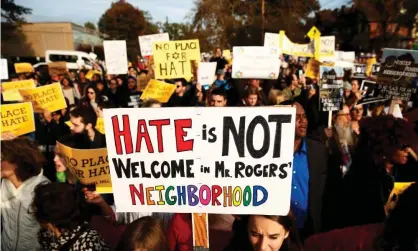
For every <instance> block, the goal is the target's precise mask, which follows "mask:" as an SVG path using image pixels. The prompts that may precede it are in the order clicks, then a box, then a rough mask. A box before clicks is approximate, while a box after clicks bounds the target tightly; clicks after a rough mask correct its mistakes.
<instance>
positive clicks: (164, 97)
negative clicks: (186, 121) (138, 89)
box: [141, 79, 176, 103]
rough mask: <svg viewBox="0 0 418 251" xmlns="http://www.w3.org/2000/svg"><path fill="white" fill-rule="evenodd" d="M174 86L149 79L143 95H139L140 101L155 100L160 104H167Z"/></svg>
mask: <svg viewBox="0 0 418 251" xmlns="http://www.w3.org/2000/svg"><path fill="white" fill-rule="evenodd" d="M175 89H176V86H175V85H173V84H167V83H165V82H162V81H158V80H155V79H151V80H150V81H149V82H148V85H147V87H146V88H145V90H144V93H142V95H141V99H142V100H146V99H150V98H153V99H156V100H158V101H160V102H161V103H167V102H168V100H169V99H170V97H171V95H173V92H174V90H175Z"/></svg>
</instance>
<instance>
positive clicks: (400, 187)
mask: <svg viewBox="0 0 418 251" xmlns="http://www.w3.org/2000/svg"><path fill="white" fill-rule="evenodd" d="M414 183H415V182H395V184H394V186H393V189H392V192H391V193H390V195H389V199H388V201H387V202H386V205H385V212H386V214H388V213H390V211H391V210H392V209H393V208H394V207H395V206H396V203H397V202H398V198H399V195H401V194H402V193H403V192H404V191H405V190H406V189H407V188H408V187H410V186H411V185H412V184H414Z"/></svg>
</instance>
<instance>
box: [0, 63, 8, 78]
mask: <svg viewBox="0 0 418 251" xmlns="http://www.w3.org/2000/svg"><path fill="white" fill-rule="evenodd" d="M0 79H9V66H8V65H7V59H5V58H2V59H0Z"/></svg>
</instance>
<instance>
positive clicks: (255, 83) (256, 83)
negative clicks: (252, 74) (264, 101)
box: [249, 79, 260, 88]
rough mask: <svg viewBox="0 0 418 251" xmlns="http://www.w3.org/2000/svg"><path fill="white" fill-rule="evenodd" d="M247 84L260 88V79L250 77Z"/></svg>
mask: <svg viewBox="0 0 418 251" xmlns="http://www.w3.org/2000/svg"><path fill="white" fill-rule="evenodd" d="M249 85H250V87H253V88H260V80H259V79H251V80H250V81H249Z"/></svg>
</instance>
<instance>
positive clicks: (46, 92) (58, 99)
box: [19, 83, 67, 113]
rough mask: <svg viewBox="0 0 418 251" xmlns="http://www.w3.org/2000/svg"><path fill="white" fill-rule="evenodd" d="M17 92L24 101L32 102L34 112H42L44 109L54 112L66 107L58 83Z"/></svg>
mask: <svg viewBox="0 0 418 251" xmlns="http://www.w3.org/2000/svg"><path fill="white" fill-rule="evenodd" d="M19 92H20V95H21V96H22V98H23V100H24V101H29V102H32V105H33V109H34V111H35V112H36V113H42V112H43V111H44V110H48V111H49V112H54V111H57V110H61V109H64V108H66V107H67V104H66V103H65V98H64V95H63V94H62V89H61V84H60V83H55V84H50V85H45V86H41V87H37V88H33V89H23V90H19Z"/></svg>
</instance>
